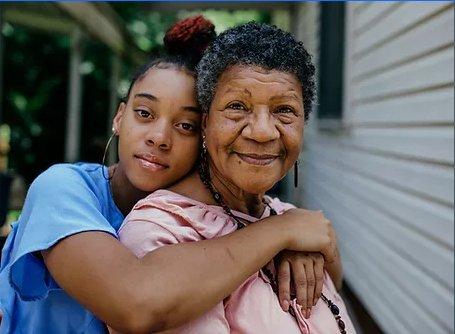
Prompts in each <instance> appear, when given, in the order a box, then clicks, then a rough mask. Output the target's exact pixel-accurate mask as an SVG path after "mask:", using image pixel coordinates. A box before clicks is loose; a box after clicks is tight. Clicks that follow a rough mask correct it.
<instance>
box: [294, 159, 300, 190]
mask: <svg viewBox="0 0 455 334" xmlns="http://www.w3.org/2000/svg"><path fill="white" fill-rule="evenodd" d="M298 186H299V160H297V161H296V162H295V163H294V187H295V188H297V187H298Z"/></svg>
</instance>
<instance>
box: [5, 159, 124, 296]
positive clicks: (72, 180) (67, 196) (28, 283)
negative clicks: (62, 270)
mask: <svg viewBox="0 0 455 334" xmlns="http://www.w3.org/2000/svg"><path fill="white" fill-rule="evenodd" d="M91 181H92V182H93V180H91V179H89V178H88V177H84V175H83V174H82V173H79V172H78V171H77V170H75V169H72V168H70V167H65V165H57V166H54V167H51V168H50V169H48V170H47V171H46V172H44V173H43V174H41V175H40V176H38V178H37V179H36V180H35V181H34V182H33V183H32V185H31V187H30V189H29V192H28V194H27V198H26V201H25V204H24V208H23V211H22V213H21V217H20V218H19V221H18V222H17V223H16V226H14V228H13V232H12V233H13V234H14V235H13V236H12V238H14V240H12V241H11V242H12V251H11V253H10V261H9V265H10V268H9V269H10V272H9V280H10V284H11V285H12V286H13V287H14V289H15V290H16V292H17V293H18V295H19V296H20V298H21V299H22V300H37V299H41V298H45V297H46V296H47V294H48V293H49V291H50V290H51V289H60V288H59V287H58V284H57V283H56V282H55V281H54V279H53V278H52V276H51V275H50V273H49V271H48V270H47V268H46V266H45V264H44V261H43V260H42V258H41V257H40V256H39V255H38V256H37V254H36V252H39V251H42V250H46V249H49V248H50V247H52V246H53V245H55V244H56V243H57V242H59V241H60V240H62V239H63V238H66V237H68V236H71V235H73V234H76V233H80V232H86V231H104V232H107V233H110V234H111V235H113V236H114V237H116V238H117V234H116V231H115V229H114V228H113V227H112V226H111V225H110V224H109V222H108V221H107V219H106V218H105V217H104V216H103V214H102V212H103V210H102V205H103V203H102V200H103V199H102V198H101V199H100V198H99V197H100V194H97V193H96V187H94V186H93V184H90V182H91Z"/></svg>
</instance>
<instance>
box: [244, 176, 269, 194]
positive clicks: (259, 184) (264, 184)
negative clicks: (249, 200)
mask: <svg viewBox="0 0 455 334" xmlns="http://www.w3.org/2000/svg"><path fill="white" fill-rule="evenodd" d="M276 182H278V181H276ZM276 182H271V181H270V179H268V180H264V179H263V178H259V179H258V178H254V177H252V178H250V179H248V181H246V182H239V183H238V185H239V187H240V188H241V189H242V190H243V191H245V192H247V193H249V194H264V193H265V192H267V191H268V190H270V189H272V188H273V186H274V185H275V183H276Z"/></svg>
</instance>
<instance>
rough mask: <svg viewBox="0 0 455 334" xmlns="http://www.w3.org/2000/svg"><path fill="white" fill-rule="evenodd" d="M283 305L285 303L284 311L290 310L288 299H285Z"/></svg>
mask: <svg viewBox="0 0 455 334" xmlns="http://www.w3.org/2000/svg"><path fill="white" fill-rule="evenodd" d="M282 305H283V306H282V307H283V311H284V312H287V311H289V302H288V301H287V300H286V299H285V300H283V302H282Z"/></svg>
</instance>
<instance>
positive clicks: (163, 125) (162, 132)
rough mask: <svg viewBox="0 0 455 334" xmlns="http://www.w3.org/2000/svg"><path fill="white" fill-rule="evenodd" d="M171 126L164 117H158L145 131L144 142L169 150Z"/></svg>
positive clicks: (170, 145)
mask: <svg viewBox="0 0 455 334" xmlns="http://www.w3.org/2000/svg"><path fill="white" fill-rule="evenodd" d="M171 136H172V134H171V126H170V125H169V124H168V122H167V121H166V120H165V119H159V120H157V121H156V122H154V123H153V126H151V127H150V129H149V130H148V132H147V137H146V143H147V145H149V146H156V147H158V148H159V149H161V150H170V149H171V147H172V138H171Z"/></svg>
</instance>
